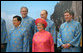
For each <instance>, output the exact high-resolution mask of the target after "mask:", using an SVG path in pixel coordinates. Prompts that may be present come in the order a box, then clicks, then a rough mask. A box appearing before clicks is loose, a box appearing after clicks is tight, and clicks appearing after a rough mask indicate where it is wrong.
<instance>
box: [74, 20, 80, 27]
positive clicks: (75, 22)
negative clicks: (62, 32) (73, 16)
mask: <svg viewBox="0 0 83 53" xmlns="http://www.w3.org/2000/svg"><path fill="white" fill-rule="evenodd" d="M73 24H74V26H79V25H80V26H81V24H80V22H78V21H73Z"/></svg>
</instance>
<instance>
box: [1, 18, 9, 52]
mask: <svg viewBox="0 0 83 53" xmlns="http://www.w3.org/2000/svg"><path fill="white" fill-rule="evenodd" d="M7 36H8V34H7V29H6V22H5V20H4V19H2V18H1V52H5V51H6V45H7V42H6V38H7Z"/></svg>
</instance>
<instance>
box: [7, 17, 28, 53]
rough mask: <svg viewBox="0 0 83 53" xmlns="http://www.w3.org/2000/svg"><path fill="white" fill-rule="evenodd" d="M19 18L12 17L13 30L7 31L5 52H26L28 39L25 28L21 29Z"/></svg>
mask: <svg viewBox="0 0 83 53" xmlns="http://www.w3.org/2000/svg"><path fill="white" fill-rule="evenodd" d="M20 24H21V17H20V16H14V17H13V25H14V28H13V29H11V30H10V31H9V35H8V39H7V43H8V44H7V49H6V52H28V51H29V46H28V44H29V37H28V33H27V31H26V28H24V27H21V25H20Z"/></svg>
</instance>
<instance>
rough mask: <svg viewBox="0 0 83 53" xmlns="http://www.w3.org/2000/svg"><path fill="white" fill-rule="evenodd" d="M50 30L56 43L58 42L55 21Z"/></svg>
mask: <svg viewBox="0 0 83 53" xmlns="http://www.w3.org/2000/svg"><path fill="white" fill-rule="evenodd" d="M50 32H51V34H52V36H53V40H54V44H56V29H55V25H54V23H53V24H52V26H51V31H50Z"/></svg>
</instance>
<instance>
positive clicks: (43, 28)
mask: <svg viewBox="0 0 83 53" xmlns="http://www.w3.org/2000/svg"><path fill="white" fill-rule="evenodd" d="M20 13H21V15H22V18H21V17H20V16H18V15H16V16H14V17H13V20H12V21H13V25H14V28H12V29H11V30H10V31H9V33H7V30H6V24H5V21H4V20H3V19H2V18H1V51H2V52H5V51H6V52H54V50H56V48H54V47H56V45H57V47H60V48H61V52H80V51H81V49H80V39H81V31H82V29H81V25H80V23H79V22H77V21H74V20H73V19H72V17H73V16H72V14H73V13H72V11H70V10H66V11H65V12H64V18H65V20H66V22H65V23H63V24H62V25H61V26H60V29H59V33H58V35H56V29H55V25H54V22H53V21H52V20H49V19H47V15H48V12H47V11H46V10H42V11H41V14H40V16H41V18H37V19H36V20H34V19H33V18H31V17H29V16H28V15H27V14H28V8H27V7H22V8H21V10H20ZM55 52H56V51H55Z"/></svg>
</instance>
